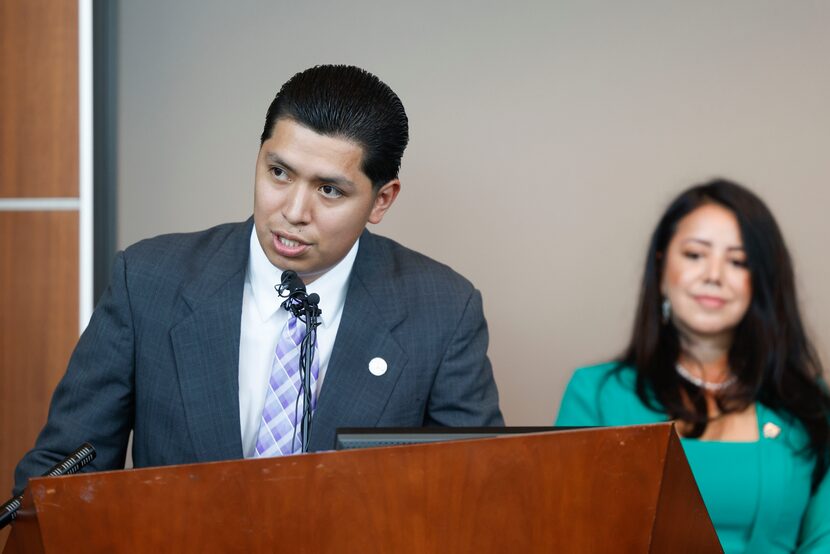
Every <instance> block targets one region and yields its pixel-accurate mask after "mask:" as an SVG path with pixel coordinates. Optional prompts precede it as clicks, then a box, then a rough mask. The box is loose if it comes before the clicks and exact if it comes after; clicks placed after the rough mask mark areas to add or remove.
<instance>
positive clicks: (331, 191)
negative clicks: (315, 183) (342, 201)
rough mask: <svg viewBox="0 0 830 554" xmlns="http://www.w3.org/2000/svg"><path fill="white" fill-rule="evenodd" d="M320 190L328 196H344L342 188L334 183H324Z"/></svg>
mask: <svg viewBox="0 0 830 554" xmlns="http://www.w3.org/2000/svg"><path fill="white" fill-rule="evenodd" d="M320 192H321V193H322V194H323V196H325V197H326V198H340V197H341V196H343V193H342V192H340V189H338V188H337V187H335V186H334V185H323V186H322V187H320Z"/></svg>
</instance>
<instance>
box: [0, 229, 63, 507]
mask: <svg viewBox="0 0 830 554" xmlns="http://www.w3.org/2000/svg"><path fill="white" fill-rule="evenodd" d="M0 306H2V310H0V437H2V440H0V496H2V497H4V498H3V500H0V502H2V501H5V500H6V497H7V496H8V495H9V493H10V492H11V487H12V483H13V470H14V467H15V465H16V463H17V461H18V460H20V458H21V457H22V456H23V454H24V453H25V452H26V451H27V450H28V449H30V448H31V447H32V445H33V444H34V441H35V437H36V436H37V433H38V432H39V431H40V428H41V427H42V426H43V423H44V422H45V421H46V413H47V409H48V406H49V400H50V398H51V397H52V391H53V390H54V388H55V385H56V384H57V382H58V379H59V378H60V377H61V375H63V373H64V371H65V370H66V364H67V361H68V360H69V354H70V352H71V351H72V348H73V347H74V345H75V342H76V341H77V340H78V214H77V213H75V212H0Z"/></svg>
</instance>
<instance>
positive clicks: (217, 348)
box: [170, 219, 252, 462]
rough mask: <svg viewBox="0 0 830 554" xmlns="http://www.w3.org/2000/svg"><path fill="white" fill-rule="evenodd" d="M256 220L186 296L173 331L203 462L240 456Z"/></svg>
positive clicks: (227, 244) (232, 238) (237, 233)
mask: <svg viewBox="0 0 830 554" xmlns="http://www.w3.org/2000/svg"><path fill="white" fill-rule="evenodd" d="M251 226H252V220H250V219H249V220H248V221H247V222H245V223H242V224H239V226H238V228H237V229H236V230H234V231H233V232H232V233H231V234H230V235H228V237H227V238H226V240H225V241H224V243H223V244H222V245H220V247H219V248H218V250H217V251H216V253H215V254H214V255H213V256H212V257H211V259H210V260H209V261H208V263H207V264H206V265H205V270H204V271H203V272H202V273H201V274H200V275H199V277H198V278H196V279H194V280H193V281H192V282H190V283H189V284H188V285H187V286H186V287H185V289H184V291H183V293H182V296H183V298H184V300H185V303H186V304H187V306H188V307H189V309H190V310H191V312H190V314H189V315H187V316H186V317H185V318H184V319H182V320H181V321H180V322H179V323H178V324H177V325H176V326H175V327H173V329H172V330H171V332H170V337H171V340H172V344H173V351H174V354H175V358H176V368H177V371H178V375H179V385H180V387H181V393H182V401H183V404H184V411H185V419H186V420H187V428H188V431H189V432H190V436H191V438H192V440H193V446H194V448H195V450H196V457H197V460H198V461H200V462H206V461H214V460H224V459H232V458H241V457H242V456H243V452H242V438H241V434H240V423H239V335H240V318H241V314H242V292H243V289H244V285H245V271H246V266H247V261H248V254H249V242H248V241H249V240H250V233H251Z"/></svg>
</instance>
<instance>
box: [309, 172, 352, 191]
mask: <svg viewBox="0 0 830 554" xmlns="http://www.w3.org/2000/svg"><path fill="white" fill-rule="evenodd" d="M314 180H315V181H317V182H320V183H331V184H333V185H337V186H339V187H347V188H352V189H353V188H356V187H357V185H355V184H354V183H353V182H352V181H350V180H349V179H346V178H345V177H326V176H325V175H318V176H316V177H315V178H314Z"/></svg>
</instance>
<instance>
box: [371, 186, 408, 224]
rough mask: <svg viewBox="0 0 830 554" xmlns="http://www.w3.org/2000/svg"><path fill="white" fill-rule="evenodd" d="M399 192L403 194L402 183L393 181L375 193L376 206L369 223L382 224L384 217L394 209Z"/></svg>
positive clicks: (373, 208)
mask: <svg viewBox="0 0 830 554" xmlns="http://www.w3.org/2000/svg"><path fill="white" fill-rule="evenodd" d="M399 192H401V181H400V180H399V179H392V180H391V181H389V182H388V183H386V184H385V185H383V186H382V187H380V188H379V189H378V191H377V192H376V193H375V204H374V206H372V211H371V212H370V213H369V223H380V222H381V221H382V220H383V216H384V215H386V211H387V210H388V209H389V208H391V207H392V204H394V202H395V198H397V197H398V193H399Z"/></svg>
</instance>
